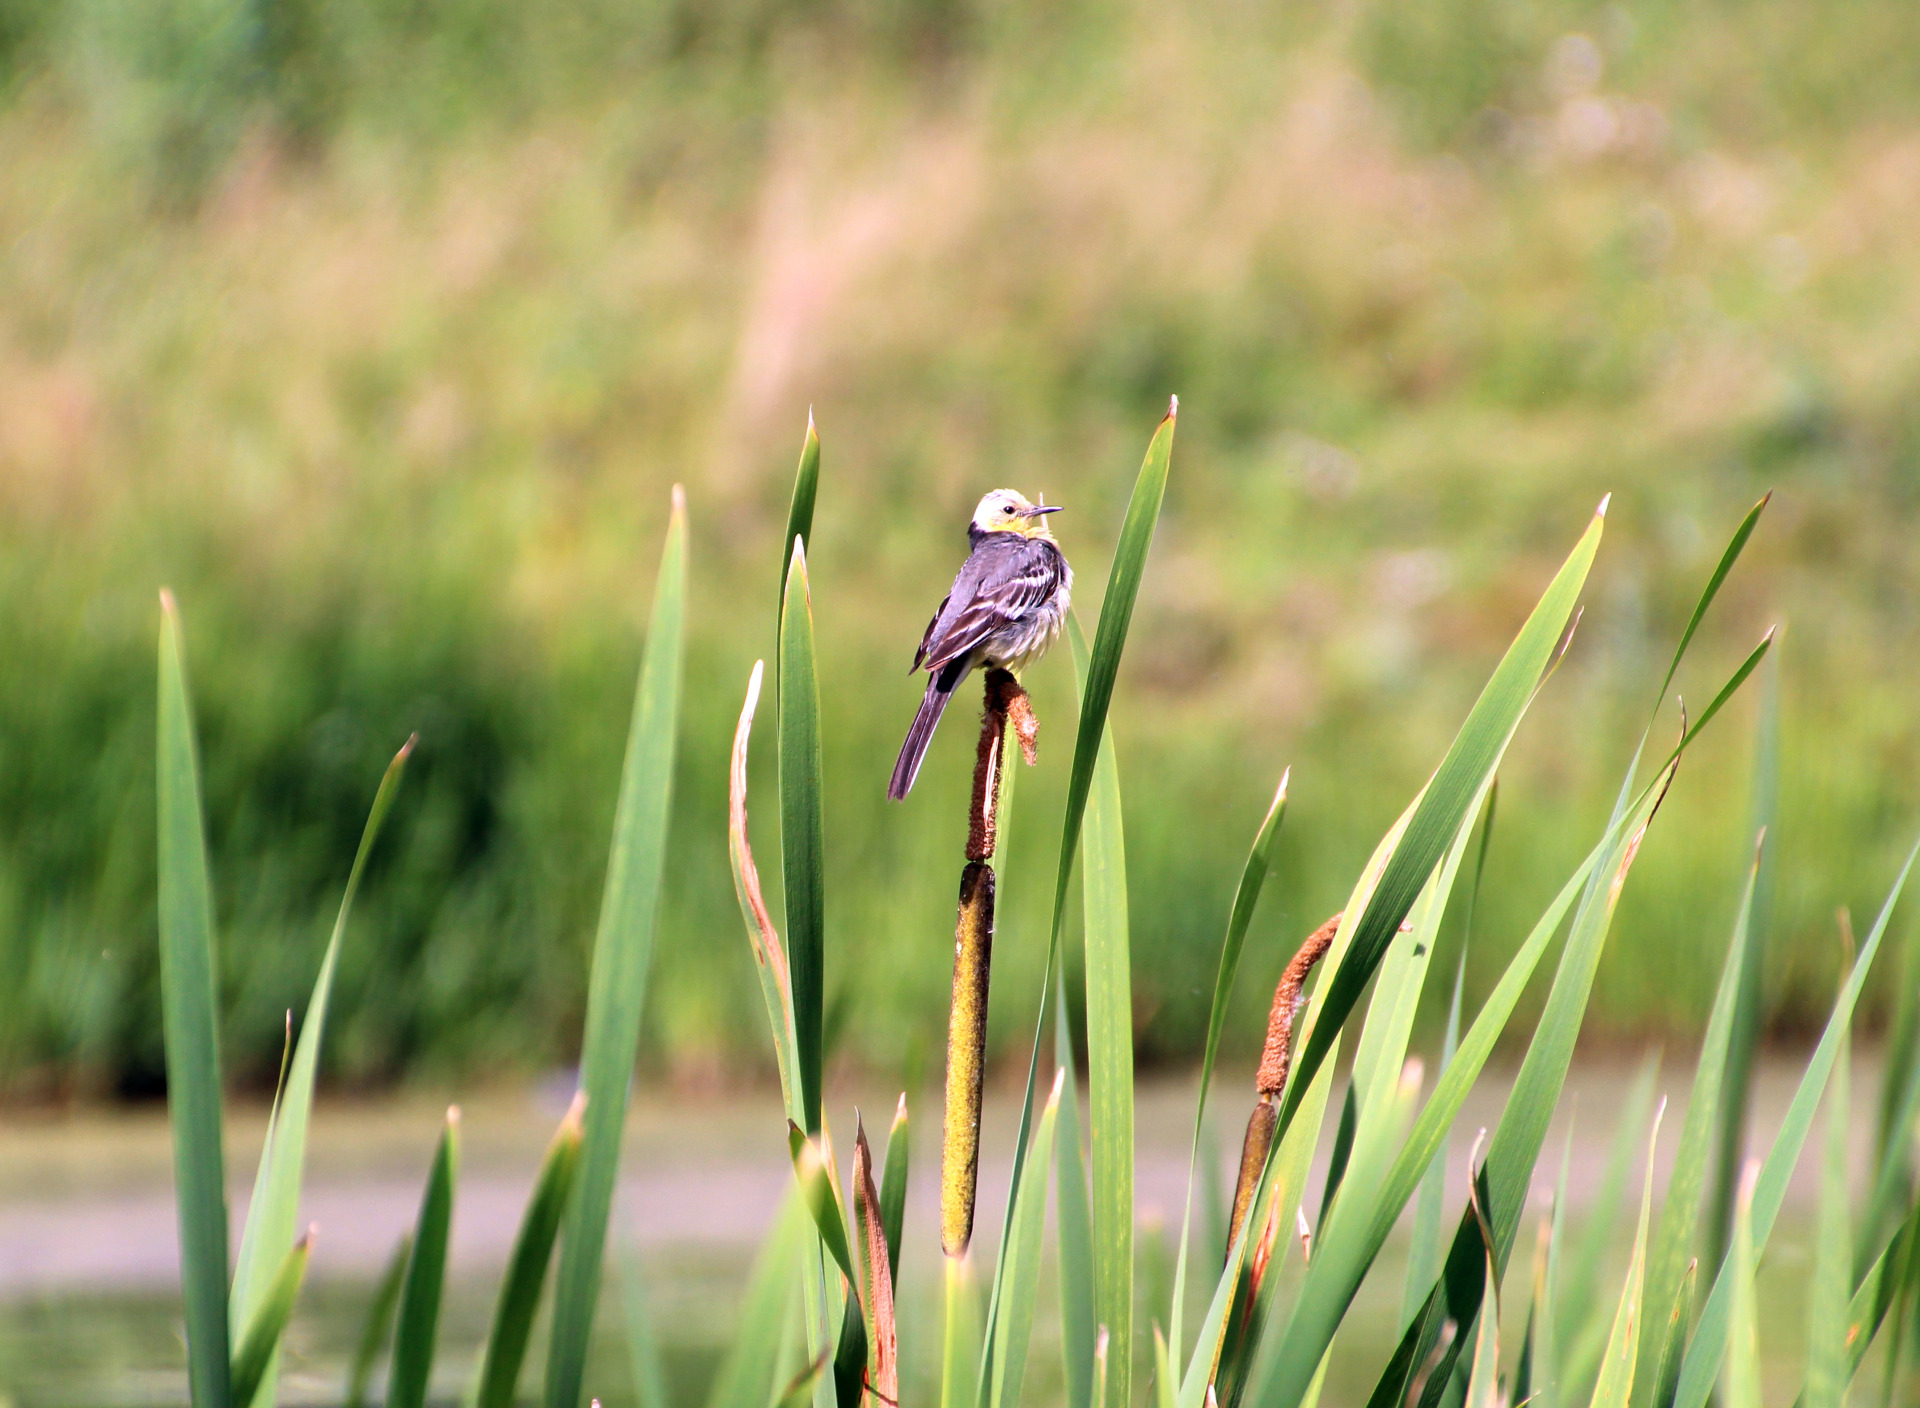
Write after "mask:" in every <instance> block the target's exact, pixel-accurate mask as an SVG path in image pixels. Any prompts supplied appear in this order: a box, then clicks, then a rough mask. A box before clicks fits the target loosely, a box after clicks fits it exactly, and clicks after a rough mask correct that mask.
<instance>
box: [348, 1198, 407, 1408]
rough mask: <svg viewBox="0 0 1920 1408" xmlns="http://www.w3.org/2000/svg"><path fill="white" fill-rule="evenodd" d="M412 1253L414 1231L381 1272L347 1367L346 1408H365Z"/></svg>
mask: <svg viewBox="0 0 1920 1408" xmlns="http://www.w3.org/2000/svg"><path fill="white" fill-rule="evenodd" d="M412 1256H413V1234H412V1233H411V1232H408V1233H405V1234H403V1235H402V1236H401V1238H400V1241H399V1242H398V1243H397V1244H396V1245H395V1247H394V1249H393V1255H391V1256H390V1257H388V1258H387V1269H386V1270H385V1271H383V1272H381V1273H380V1284H379V1285H377V1286H376V1287H374V1291H373V1299H372V1300H371V1301H369V1302H368V1303H367V1314H366V1319H365V1320H363V1321H362V1322H361V1325H360V1340H359V1343H358V1344H356V1345H355V1346H354V1351H353V1362H352V1363H351V1365H350V1366H349V1367H348V1369H347V1391H346V1393H345V1394H344V1395H342V1397H341V1400H340V1401H341V1403H343V1404H344V1405H345V1408H366V1403H367V1386H368V1385H369V1384H371V1383H372V1382H373V1365H374V1361H375V1360H377V1359H378V1358H379V1357H380V1351H381V1350H382V1349H384V1348H386V1344H387V1337H388V1336H389V1335H391V1334H392V1333H393V1311H394V1307H395V1306H397V1305H399V1304H400V1285H401V1283H402V1282H403V1281H404V1280H405V1279H406V1275H407V1263H408V1262H409V1261H410V1260H412Z"/></svg>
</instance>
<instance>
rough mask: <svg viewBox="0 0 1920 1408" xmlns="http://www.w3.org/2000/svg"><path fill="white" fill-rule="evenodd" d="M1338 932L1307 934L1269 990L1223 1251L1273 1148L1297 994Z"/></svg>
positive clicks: (1325, 928) (1331, 928)
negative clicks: (1253, 1095) (1253, 1094)
mask: <svg viewBox="0 0 1920 1408" xmlns="http://www.w3.org/2000/svg"><path fill="white" fill-rule="evenodd" d="M1339 932H1340V916H1339V915H1338V914H1336V915H1334V916H1333V918H1331V919H1329V920H1328V921H1327V922H1326V923H1324V924H1322V925H1321V926H1320V927H1319V928H1318V929H1315V930H1314V931H1313V932H1312V933H1311V934H1309V935H1307V941H1306V942H1305V943H1303V944H1301V945H1300V950H1299V952H1297V953H1295V954H1294V955H1293V957H1292V958H1291V959H1289V960H1288V961H1287V966H1286V969H1285V970H1284V971H1283V972H1282V973H1281V974H1280V981H1279V983H1278V984H1277V985H1276V986H1275V987H1274V989H1273V1007H1272V1009H1271V1010H1270V1011H1269V1012H1268V1013H1267V1044H1266V1046H1265V1048H1264V1049H1262V1051H1261V1052H1260V1069H1259V1071H1258V1072H1257V1073H1256V1074H1255V1076H1254V1080H1253V1087H1254V1090H1255V1092H1256V1093H1257V1094H1258V1095H1259V1099H1258V1100H1257V1101H1255V1103H1254V1106H1253V1114H1252V1115H1251V1116H1249V1117H1248V1119H1247V1135H1246V1138H1245V1139H1244V1140H1243V1141H1242V1142H1241V1145H1240V1178H1239V1181H1238V1182H1237V1183H1236V1184H1235V1185H1234V1190H1233V1218H1232V1221H1231V1222H1229V1223H1228V1225H1227V1251H1228V1253H1229V1254H1231V1253H1232V1250H1233V1244H1234V1241H1235V1239H1236V1238H1238V1237H1239V1235H1240V1229H1241V1228H1243V1227H1245V1226H1246V1225H1247V1215H1248V1214H1249V1213H1250V1212H1251V1211H1252V1204H1253V1195H1254V1194H1255V1193H1256V1192H1258V1191H1259V1188H1260V1175H1261V1174H1262V1173H1263V1172H1265V1171H1266V1167H1267V1154H1268V1152H1269V1151H1270V1150H1271V1149H1272V1148H1273V1133H1274V1126H1275V1124H1276V1123H1277V1122H1278V1120H1279V1118H1280V1097H1281V1095H1282V1094H1283V1093H1285V1091H1286V1088H1287V1072H1288V1071H1289V1070H1290V1069H1291V1068H1292V1065H1293V1024H1294V1020H1295V1019H1296V1018H1297V1017H1299V1015H1300V1008H1301V1007H1302V1006H1303V1005H1304V1003H1305V999H1304V998H1303V997H1302V996H1301V992H1300V989H1301V988H1302V987H1303V986H1304V985H1305V984H1306V981H1307V974H1308V973H1309V972H1311V971H1312V969H1313V965H1314V964H1316V963H1318V962H1319V961H1320V960H1321V959H1322V958H1323V957H1325V955H1326V952H1327V949H1328V948H1329V947H1330V946H1331V945H1332V943H1333V936H1334V935H1335V934H1337V933H1339Z"/></svg>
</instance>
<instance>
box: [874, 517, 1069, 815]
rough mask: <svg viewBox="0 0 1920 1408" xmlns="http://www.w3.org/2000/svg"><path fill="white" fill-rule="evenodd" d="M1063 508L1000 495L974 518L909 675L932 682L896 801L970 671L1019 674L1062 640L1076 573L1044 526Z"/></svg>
mask: <svg viewBox="0 0 1920 1408" xmlns="http://www.w3.org/2000/svg"><path fill="white" fill-rule="evenodd" d="M1060 507H1061V506H1060V505H1059V504H1035V503H1029V502H1028V501H1027V499H1026V498H1025V496H1024V495H1021V494H1018V493H1015V492H1014V491H1013V490H1012V489H995V490H994V491H993V492H992V493H991V494H988V495H987V496H986V497H985V498H983V499H982V500H980V506H979V507H978V508H976V509H975V510H974V511H973V522H972V523H970V524H968V525H967V538H968V541H970V542H971V543H972V544H973V551H972V552H971V553H969V554H968V555H967V560H966V562H965V564H963V565H962V566H961V568H960V575H959V576H957V577H955V578H954V579H953V590H952V591H950V592H948V593H947V599H946V600H945V601H943V602H941V603H940V609H939V610H937V611H935V612H934V613H933V620H931V621H929V622H928V623H927V633H926V635H925V636H923V637H922V638H921V640H920V648H919V649H918V650H916V651H915V652H914V654H913V664H912V665H911V666H910V667H908V670H907V673H908V674H912V673H913V672H914V671H915V670H917V669H919V668H920V667H921V666H922V665H924V666H925V667H926V670H927V673H928V674H929V675H931V676H932V678H931V679H929V680H928V681H927V694H926V698H924V699H922V700H921V701H920V712H919V713H918V714H915V715H914V718H913V726H912V727H911V728H909V729H908V730H907V741H906V742H905V743H903V744H901V745H900V760H899V761H898V762H897V763H895V764H894V765H893V780H892V781H891V782H890V783H888V784H887V796H888V797H889V798H891V799H892V800H893V801H896V802H899V801H904V800H905V799H906V795H907V793H908V792H910V791H912V790H913V780H914V779H915V778H916V777H918V776H919V775H920V762H921V760H922V759H923V758H925V757H926V755H927V744H928V743H930V742H932V741H933V730H934V729H935V727H937V726H938V725H939V723H940V715H941V714H942V713H943V712H945V710H946V707H947V701H948V700H949V699H951V698H952V697H953V692H954V690H956V689H958V688H959V687H960V682H961V681H962V680H964V679H965V678H966V677H967V675H968V674H969V673H970V672H971V671H972V670H973V668H974V667H975V666H976V665H979V666H989V667H990V666H998V667H999V668H1000V669H1003V670H1008V671H1011V672H1013V673H1015V674H1018V673H1019V671H1020V670H1021V668H1022V667H1024V666H1025V665H1027V664H1028V663H1029V662H1031V661H1033V660H1037V659H1039V658H1040V656H1042V655H1043V654H1045V653H1046V649H1047V647H1048V646H1050V645H1052V644H1053V641H1054V637H1056V636H1058V635H1059V634H1060V625H1061V622H1063V621H1065V620H1066V618H1067V603H1068V597H1067V593H1068V592H1069V591H1070V590H1071V589H1072V587H1073V569H1072V568H1071V567H1069V566H1067V559H1066V556H1065V554H1063V553H1062V552H1061V551H1060V545H1059V544H1058V543H1056V542H1054V540H1053V533H1052V532H1051V531H1050V530H1049V528H1048V526H1047V515H1049V514H1053V513H1058V512H1059V511H1060Z"/></svg>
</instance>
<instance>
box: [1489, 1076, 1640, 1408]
mask: <svg viewBox="0 0 1920 1408" xmlns="http://www.w3.org/2000/svg"><path fill="white" fill-rule="evenodd" d="M1666 1112H1667V1103H1666V1101H1664V1100H1662V1101H1661V1102H1660V1108H1659V1109H1658V1110H1657V1111H1655V1112H1654V1116H1653V1132H1652V1133H1651V1134H1650V1135H1648V1136H1647V1174H1646V1186H1645V1189H1644V1191H1642V1193H1641V1195H1640V1223H1639V1227H1638V1229H1637V1230H1636V1231H1635V1232H1634V1234H1633V1254H1632V1256H1631V1257H1630V1258H1629V1259H1628V1262H1627V1283H1626V1286H1625V1287H1624V1288H1623V1289H1622V1290H1621V1292H1620V1303H1619V1304H1618V1305H1617V1306H1616V1307H1615V1309H1614V1315H1613V1331H1612V1333H1611V1334H1610V1335H1609V1336H1608V1337H1607V1347H1606V1352H1605V1353H1604V1354H1602V1355H1601V1356H1600V1378H1599V1381H1598V1382H1597V1383H1595V1384H1594V1386H1593V1399H1592V1408H1627V1400H1628V1399H1629V1398H1630V1397H1631V1396H1632V1393H1633V1377H1634V1373H1635V1371H1636V1370H1637V1368H1638V1366H1639V1361H1640V1341H1641V1338H1642V1335H1641V1328H1640V1326H1641V1321H1642V1320H1643V1318H1644V1316H1643V1313H1642V1305H1643V1304H1644V1300H1645V1292H1646V1272H1647V1223H1648V1220H1649V1219H1650V1217H1651V1215H1652V1212H1653V1151H1654V1146H1655V1145H1656V1144H1658V1143H1659V1142H1660V1120H1661V1118H1662V1116H1664V1115H1665V1114H1666ZM1482 1318H1483V1319H1484V1318H1485V1317H1484V1316H1483V1317H1482Z"/></svg>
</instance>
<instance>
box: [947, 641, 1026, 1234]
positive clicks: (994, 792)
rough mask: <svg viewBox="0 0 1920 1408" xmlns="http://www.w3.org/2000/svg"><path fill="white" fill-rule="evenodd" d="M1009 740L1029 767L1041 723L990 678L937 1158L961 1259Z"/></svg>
mask: <svg viewBox="0 0 1920 1408" xmlns="http://www.w3.org/2000/svg"><path fill="white" fill-rule="evenodd" d="M1009 731H1011V732H1012V734H1013V736H1014V738H1015V740H1016V741H1017V742H1018V743H1019V745H1020V752H1021V754H1022V755H1023V756H1024V757H1025V758H1026V760H1027V762H1029V763H1031V762H1033V760H1034V741H1035V739H1036V737H1037V736H1038V731H1039V730H1038V723H1037V721H1036V720H1035V719H1034V716H1033V706H1032V704H1031V702H1030V701H1029V700H1028V698H1027V692H1026V691H1025V690H1024V689H1022V688H1021V687H1020V682H1019V681H1018V680H1016V679H1015V678H1014V677H1013V676H1012V675H1011V674H1009V673H1008V672H1007V671H1005V670H1001V669H991V670H988V671H987V675H986V688H985V699H984V702H983V707H982V712H981V718H980V746H979V749H978V752H977V753H976V755H975V759H974V766H973V797H972V801H971V803H970V805H969V807H968V811H967V868H966V869H965V870H963V871H962V872H961V873H960V913H959V918H958V920H957V921H956V923H955V925H954V934H953V1009H952V1012H951V1014H950V1016H949V1017H948V1020H947V1108H946V1130H945V1138H944V1139H943V1140H942V1144H941V1158H940V1245H941V1246H942V1248H944V1249H945V1251H946V1253H947V1255H948V1256H953V1257H957V1256H962V1255H964V1254H965V1253H966V1250H967V1244H968V1243H969V1242H970V1241H972V1239H973V1204H974V1194H975V1191H976V1188H977V1186H978V1182H979V1173H980V1094H981V1081H982V1078H983V1074H984V1066H985V1062H986V1049H987V980H988V971H989V968H990V966H991V964H992V960H993V902H994V874H993V864H992V862H993V852H994V845H995V843H996V841H997V840H998V836H999V821H1000V780H1001V777H1002V775H1003V773H1004V769H1005V764H1006V755H1007V735H1008V733H1009Z"/></svg>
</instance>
